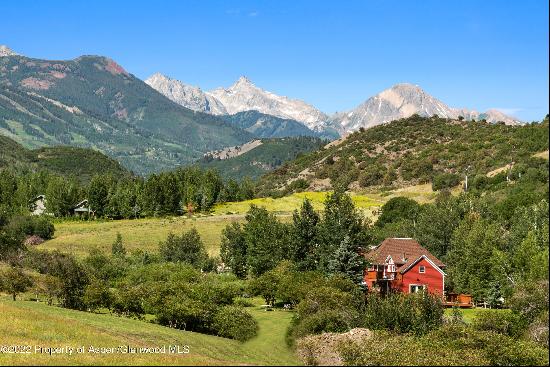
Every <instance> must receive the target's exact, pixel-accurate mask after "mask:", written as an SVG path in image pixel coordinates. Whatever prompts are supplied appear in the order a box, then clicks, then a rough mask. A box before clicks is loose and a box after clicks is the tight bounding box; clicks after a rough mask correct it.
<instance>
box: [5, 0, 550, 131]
mask: <svg viewBox="0 0 550 367" xmlns="http://www.w3.org/2000/svg"><path fill="white" fill-rule="evenodd" d="M0 17H1V19H2V22H1V23H0V44H6V45H8V46H9V47H11V48H12V49H14V50H15V51H17V52H19V53H21V54H24V55H27V56H30V57H37V58H46V59H71V58H74V57H77V56H79V55H82V54H98V55H106V56H109V57H112V58H113V59H115V60H116V61H117V62H119V63H120V64H121V65H122V66H123V67H124V68H126V69H127V70H128V71H129V72H131V73H133V74H135V75H136V76H138V77H140V78H143V79H145V78H146V77H148V76H149V75H150V74H152V73H154V72H156V71H160V72H162V73H165V74H167V75H169V76H172V77H174V78H177V79H180V80H182V81H184V82H186V83H189V84H193V85H199V86H201V87H202V88H203V89H206V90H208V89H212V88H215V87H218V86H229V85H231V84H232V83H233V82H234V81H235V80H236V79H237V78H238V77H239V76H240V75H246V76H248V77H249V78H250V79H251V80H252V81H253V82H254V83H255V84H256V85H258V86H260V87H262V88H264V89H267V90H270V91H273V92H276V93H278V94H283V95H287V96H290V97H293V98H300V99H303V100H305V101H306V102H308V103H312V104H314V105H315V106H317V107H318V108H320V109H321V110H323V111H325V112H328V113H332V112H334V111H343V110H348V109H351V108H353V107H355V106H356V105H357V104H359V103H361V102H362V101H364V100H365V99H366V98H368V97H370V96H372V95H373V94H376V93H378V92H380V91H381V90H383V89H386V88H388V87H390V86H391V85H393V84H395V83H399V82H410V83H414V84H418V85H420V86H421V87H423V88H424V89H425V90H426V91H427V92H428V93H430V94H432V95H434V96H435V97H437V98H439V99H441V100H442V101H443V102H445V103H447V104H448V105H450V106H453V107H469V108H475V109H478V110H485V109H488V108H499V109H501V110H504V111H505V112H508V113H512V114H515V115H516V116H518V117H519V118H521V119H523V120H527V121H531V120H539V119H541V118H542V117H543V116H544V115H545V114H546V113H548V98H549V96H548V67H549V65H548V64H549V61H548V42H549V41H548V1H546V0H540V1H503V0H500V1H492V0H479V1H465V0H460V1H451V0H449V1H447V0H445V1H439V0H434V1H428V0H426V1H415V0H407V1H405V0H403V1H390V0H386V1H382V0H379V1H366V0H360V1H359V0H358V1H320V0H317V1H306V0H303V1H296V0H294V1H282V0H277V1H275V0H273V1H206V0H203V1H162V0H157V1H137V0H134V1H116V2H115V1H99V0H96V1H48V2H45V1H42V2H39V1H26V0H17V1H9V0H4V1H2V2H0Z"/></svg>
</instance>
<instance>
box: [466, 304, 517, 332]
mask: <svg viewBox="0 0 550 367" xmlns="http://www.w3.org/2000/svg"><path fill="white" fill-rule="evenodd" d="M472 326H473V328H474V329H476V330H479V331H492V332H495V333H498V334H503V335H508V336H513V337H518V336H520V335H521V334H522V332H523V330H524V328H525V322H523V321H522V319H521V317H520V316H519V315H517V314H515V313H512V312H508V311H507V310H485V311H484V312H479V313H478V314H477V315H476V317H475V319H474V322H473V324H472Z"/></svg>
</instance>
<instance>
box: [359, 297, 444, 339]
mask: <svg viewBox="0 0 550 367" xmlns="http://www.w3.org/2000/svg"><path fill="white" fill-rule="evenodd" d="M443 312H444V311H443V307H442V305H441V301H440V300H439V298H437V297H436V296H432V295H430V294H428V293H417V294H401V293H394V294H390V295H387V296H386V297H380V296H378V295H376V294H372V295H370V296H369V297H368V299H367V305H366V307H365V313H364V319H363V322H364V326H365V327H366V328H368V329H371V330H388V331H395V332H399V333H414V334H417V335H421V334H425V333H427V332H429V331H430V330H433V329H435V328H437V327H439V326H440V325H441V324H442V323H443Z"/></svg>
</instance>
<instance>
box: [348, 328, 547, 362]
mask: <svg viewBox="0 0 550 367" xmlns="http://www.w3.org/2000/svg"><path fill="white" fill-rule="evenodd" d="M338 349H339V352H340V357H341V358H342V360H343V362H344V364H346V365H386V366H399V365H405V366H407V365H408V366H411V365H413V366H414V365H418V366H423V365H433V364H434V361H437V364H438V365H448V366H465V365H466V366H472V365H473V366H481V365H497V366H525V365H540V366H544V365H548V350H547V349H545V348H542V347H539V346H537V345H536V344H534V343H530V342H526V341H522V340H516V339H514V338H511V337H509V336H506V335H501V334H495V333H493V332H486V331H475V330H474V329H472V328H469V327H466V326H464V325H447V326H445V327H442V328H441V329H438V330H434V331H432V332H430V333H428V334H426V335H423V336H414V335H394V334H390V333H388V332H380V331H379V332H375V335H374V337H372V338H370V339H367V340H366V341H363V340H362V341H361V342H360V343H359V342H349V343H342V344H340V346H339V348H338Z"/></svg>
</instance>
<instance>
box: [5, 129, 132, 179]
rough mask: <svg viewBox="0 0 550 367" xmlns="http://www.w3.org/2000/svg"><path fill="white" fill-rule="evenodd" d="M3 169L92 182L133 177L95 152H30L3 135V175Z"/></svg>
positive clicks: (54, 149) (64, 148) (70, 149)
mask: <svg viewBox="0 0 550 367" xmlns="http://www.w3.org/2000/svg"><path fill="white" fill-rule="evenodd" d="M2 168H10V169H12V170H15V171H18V172H20V173H23V172H34V171H41V170H46V171H49V172H52V173H56V174H59V175H62V176H66V177H69V176H75V177H76V178H77V179H78V180H79V181H81V182H88V181H89V180H90V179H91V177H92V176H93V175H95V174H100V173H103V174H113V175H116V176H119V177H124V176H129V175H130V172H129V171H128V170H126V169H125V168H124V167H122V166H121V165H120V163H118V162H117V161H115V160H114V159H112V158H109V157H107V156H106V155H104V154H102V153H100V152H98V151H95V150H93V149H85V148H74V147H68V146H57V147H51V148H47V147H44V148H39V149H34V150H29V149H26V148H25V147H23V146H22V145H21V144H19V143H17V142H15V141H13V140H12V139H10V138H7V137H5V136H1V135H0V172H1V170H2Z"/></svg>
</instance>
